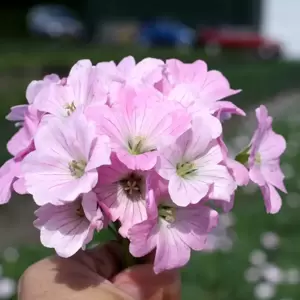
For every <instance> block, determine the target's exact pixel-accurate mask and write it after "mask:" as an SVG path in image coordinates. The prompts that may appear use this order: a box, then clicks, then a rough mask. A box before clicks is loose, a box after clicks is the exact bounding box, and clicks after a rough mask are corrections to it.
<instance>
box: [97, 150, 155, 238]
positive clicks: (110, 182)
mask: <svg viewBox="0 0 300 300" xmlns="http://www.w3.org/2000/svg"><path fill="white" fill-rule="evenodd" d="M152 172H153V171H152ZM152 172H151V171H138V170H131V169H129V168H128V167H127V166H126V165H124V164H123V163H122V162H120V161H119V159H118V158H117V157H116V155H115V154H113V155H112V156H111V165H109V166H103V167H101V168H99V170H98V174H99V181H98V184H97V186H96V188H95V189H94V191H95V193H96V194H97V195H98V197H99V199H100V201H101V203H104V205H105V206H106V207H107V208H108V209H109V212H110V214H111V218H112V220H113V221H117V220H119V221H120V222H121V227H120V229H119V233H120V234H121V235H122V236H124V237H126V236H127V232H128V229H129V228H130V227H132V226H133V225H134V224H136V223H140V222H142V221H144V220H145V219H146V218H147V213H146V201H145V199H146V195H147V191H148V186H147V180H148V177H149V176H150V175H151V173H152Z"/></svg>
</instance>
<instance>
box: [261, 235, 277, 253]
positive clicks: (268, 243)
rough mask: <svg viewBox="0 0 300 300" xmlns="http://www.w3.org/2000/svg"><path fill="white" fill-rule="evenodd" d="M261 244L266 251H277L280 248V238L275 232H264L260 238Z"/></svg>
mask: <svg viewBox="0 0 300 300" xmlns="http://www.w3.org/2000/svg"><path fill="white" fill-rule="evenodd" d="M260 242H261V244H262V246H263V247H264V248H265V249H268V250H275V249H277V248H278V246H279V243H280V238H279V236H278V235H277V234H276V233H275V232H264V233H263V234H262V235H261V237H260Z"/></svg>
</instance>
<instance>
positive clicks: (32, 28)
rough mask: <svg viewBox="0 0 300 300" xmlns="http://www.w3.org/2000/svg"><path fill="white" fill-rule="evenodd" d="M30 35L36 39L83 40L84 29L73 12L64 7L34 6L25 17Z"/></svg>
mask: <svg viewBox="0 0 300 300" xmlns="http://www.w3.org/2000/svg"><path fill="white" fill-rule="evenodd" d="M27 26H28V30H29V32H30V34H32V35H34V36H36V37H46V38H55V39H57V38H59V39H71V40H83V39H84V38H85V36H86V29H85V26H84V24H83V22H82V21H81V20H80V19H79V17H78V16H77V15H76V13H75V12H73V11H72V10H71V9H69V8H68V7H66V6H64V5H51V4H49V5H36V6H33V7H32V8H31V9H30V10H29V12H28V15H27Z"/></svg>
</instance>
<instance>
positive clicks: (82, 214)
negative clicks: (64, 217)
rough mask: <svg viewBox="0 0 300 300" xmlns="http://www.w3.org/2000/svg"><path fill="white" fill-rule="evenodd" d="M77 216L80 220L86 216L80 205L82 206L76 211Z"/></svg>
mask: <svg viewBox="0 0 300 300" xmlns="http://www.w3.org/2000/svg"><path fill="white" fill-rule="evenodd" d="M76 215H77V216H78V217H80V218H83V217H84V216H85V214H84V210H83V207H82V205H81V204H80V206H79V207H78V208H77V209H76Z"/></svg>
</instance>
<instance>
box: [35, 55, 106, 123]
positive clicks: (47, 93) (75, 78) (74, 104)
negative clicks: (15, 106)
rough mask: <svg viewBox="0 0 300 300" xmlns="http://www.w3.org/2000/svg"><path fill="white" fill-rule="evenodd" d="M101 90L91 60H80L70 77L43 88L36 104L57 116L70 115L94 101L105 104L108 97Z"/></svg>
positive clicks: (37, 106)
mask: <svg viewBox="0 0 300 300" xmlns="http://www.w3.org/2000/svg"><path fill="white" fill-rule="evenodd" d="M98 88H99V97H98V94H97V92H98ZM100 92H101V87H98V85H97V74H96V68H95V67H93V66H92V63H91V61H90V60H80V61H78V62H77V63H76V64H75V65H74V66H73V67H72V69H71V71H70V74H69V76H68V78H63V79H62V80H60V81H59V82H55V83H53V84H51V85H49V86H47V88H43V89H42V90H41V91H40V92H39V94H38V95H37V97H36V99H35V101H34V106H35V107H36V108H37V109H38V110H40V111H43V112H46V113H50V114H52V115H54V116H57V117H68V116H70V115H71V114H72V113H73V112H74V111H75V110H77V109H78V108H80V109H82V108H85V107H86V106H88V105H89V104H91V103H93V102H98V101H99V102H100V103H103V104H104V103H105V102H106V101H107V99H106V96H103V95H102V94H101V93H100Z"/></svg>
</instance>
